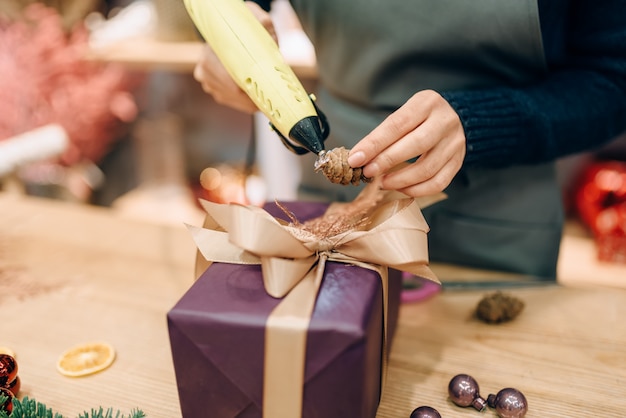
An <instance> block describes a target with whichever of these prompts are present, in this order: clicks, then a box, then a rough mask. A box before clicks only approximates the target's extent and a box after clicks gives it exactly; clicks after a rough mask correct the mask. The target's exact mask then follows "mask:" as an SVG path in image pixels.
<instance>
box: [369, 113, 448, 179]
mask: <svg viewBox="0 0 626 418" xmlns="http://www.w3.org/2000/svg"><path fill="white" fill-rule="evenodd" d="M426 124H427V122H426V123H424V124H423V125H421V126H419V127H417V128H416V129H414V130H412V131H410V132H408V133H407V134H406V135H404V137H402V138H401V139H400V140H398V141H396V142H394V143H393V144H391V145H389V146H388V147H387V148H386V149H384V150H383V151H382V152H380V153H379V154H378V155H376V156H375V157H374V158H373V159H372V160H371V161H370V162H369V163H367V164H366V165H365V166H364V167H363V175H365V176H366V177H369V178H373V177H377V176H379V175H382V174H384V173H387V172H389V171H390V170H391V169H393V168H394V167H396V166H397V165H398V164H401V163H404V162H406V161H408V160H411V159H413V158H415V157H419V156H420V155H422V154H424V153H425V152H428V150H429V149H431V148H432V147H433V146H434V145H435V143H434V141H433V139H434V138H437V135H438V133H437V132H434V131H433V130H432V129H430V128H429V127H428V126H427V125H426Z"/></svg>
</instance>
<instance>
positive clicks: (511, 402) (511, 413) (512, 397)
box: [487, 388, 528, 418]
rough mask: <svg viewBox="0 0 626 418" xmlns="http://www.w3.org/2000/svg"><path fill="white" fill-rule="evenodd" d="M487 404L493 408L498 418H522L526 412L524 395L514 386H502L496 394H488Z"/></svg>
mask: <svg viewBox="0 0 626 418" xmlns="http://www.w3.org/2000/svg"><path fill="white" fill-rule="evenodd" d="M487 404H488V405H489V406H490V407H491V408H495V410H496V412H497V413H498V416H499V417H500V418H522V417H524V415H526V412H528V402H527V401H526V397H525V396H524V394H523V393H522V392H520V391H519V390H517V389H514V388H504V389H502V390H501V391H500V392H498V394H497V395H493V394H491V395H489V396H488V397H487Z"/></svg>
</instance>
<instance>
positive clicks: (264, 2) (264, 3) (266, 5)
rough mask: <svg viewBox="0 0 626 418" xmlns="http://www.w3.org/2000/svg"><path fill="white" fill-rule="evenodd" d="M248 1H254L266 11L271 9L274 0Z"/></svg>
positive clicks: (252, 0)
mask: <svg viewBox="0 0 626 418" xmlns="http://www.w3.org/2000/svg"><path fill="white" fill-rule="evenodd" d="M246 1H251V2H253V3H256V4H258V5H259V6H261V8H262V9H263V10H265V11H266V12H269V11H270V7H271V3H272V0H246Z"/></svg>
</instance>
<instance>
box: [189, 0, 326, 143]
mask: <svg viewBox="0 0 626 418" xmlns="http://www.w3.org/2000/svg"><path fill="white" fill-rule="evenodd" d="M184 2H185V7H186V8H187V11H188V13H189V15H190V16H191V19H192V20H193V22H194V24H195V25H196V27H197V28H198V30H199V31H200V33H201V35H202V36H203V38H204V40H205V41H206V42H207V43H208V44H209V45H210V46H211V48H213V50H214V51H215V54H216V55H217V57H218V58H219V59H220V61H221V62H222V64H223V65H224V67H226V70H227V71H228V72H229V74H230V75H231V77H232V78H233V79H234V80H235V82H236V83H237V85H239V87H240V88H241V89H242V90H243V91H245V92H246V93H247V94H248V96H249V97H250V99H252V101H253V102H254V104H256V105H257V107H258V108H259V110H260V111H261V112H263V114H265V116H267V118H268V119H269V120H270V126H271V127H272V129H274V130H275V131H276V132H277V133H278V136H279V137H280V138H281V140H282V141H283V143H284V144H285V146H287V148H289V149H290V150H292V151H293V152H295V153H296V154H305V153H307V152H309V151H311V152H313V153H315V154H319V153H320V152H322V151H323V150H324V140H325V139H326V138H327V137H328V133H329V126H328V122H327V120H326V117H325V116H324V114H323V113H322V112H321V111H320V110H319V109H318V108H317V106H316V105H315V102H314V97H313V96H309V95H308V94H307V93H306V91H305V89H304V87H303V86H302V84H301V83H300V81H299V80H298V78H297V77H296V75H295V74H294V72H293V70H292V69H291V67H290V66H289V65H288V64H287V63H286V62H285V60H284V58H283V56H282V54H281V53H280V50H279V49H278V45H277V44H276V42H275V41H274V39H272V37H271V36H270V34H269V33H268V32H267V30H266V29H265V28H264V27H263V25H262V24H261V23H260V22H259V21H258V20H257V19H256V17H254V15H253V14H252V12H251V11H250V10H249V9H248V7H247V6H246V5H245V4H244V2H243V1H242V0H184Z"/></svg>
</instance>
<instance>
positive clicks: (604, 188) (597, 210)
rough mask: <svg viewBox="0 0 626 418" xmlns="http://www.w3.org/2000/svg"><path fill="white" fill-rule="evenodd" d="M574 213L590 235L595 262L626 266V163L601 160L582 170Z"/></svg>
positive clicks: (576, 190)
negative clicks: (594, 245)
mask: <svg viewBox="0 0 626 418" xmlns="http://www.w3.org/2000/svg"><path fill="white" fill-rule="evenodd" d="M574 201H575V206H576V211H577V213H578V216H579V217H580V219H581V221H582V222H583V223H584V224H585V225H587V227H589V229H590V230H591V232H592V233H593V235H594V237H595V240H596V245H597V247H598V259H600V260H602V261H613V262H621V263H626V162H620V161H602V162H596V163H593V164H591V165H589V166H588V167H587V168H586V169H585V170H583V172H582V174H581V176H580V179H579V181H578V184H577V186H576V188H575V191H574Z"/></svg>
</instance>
